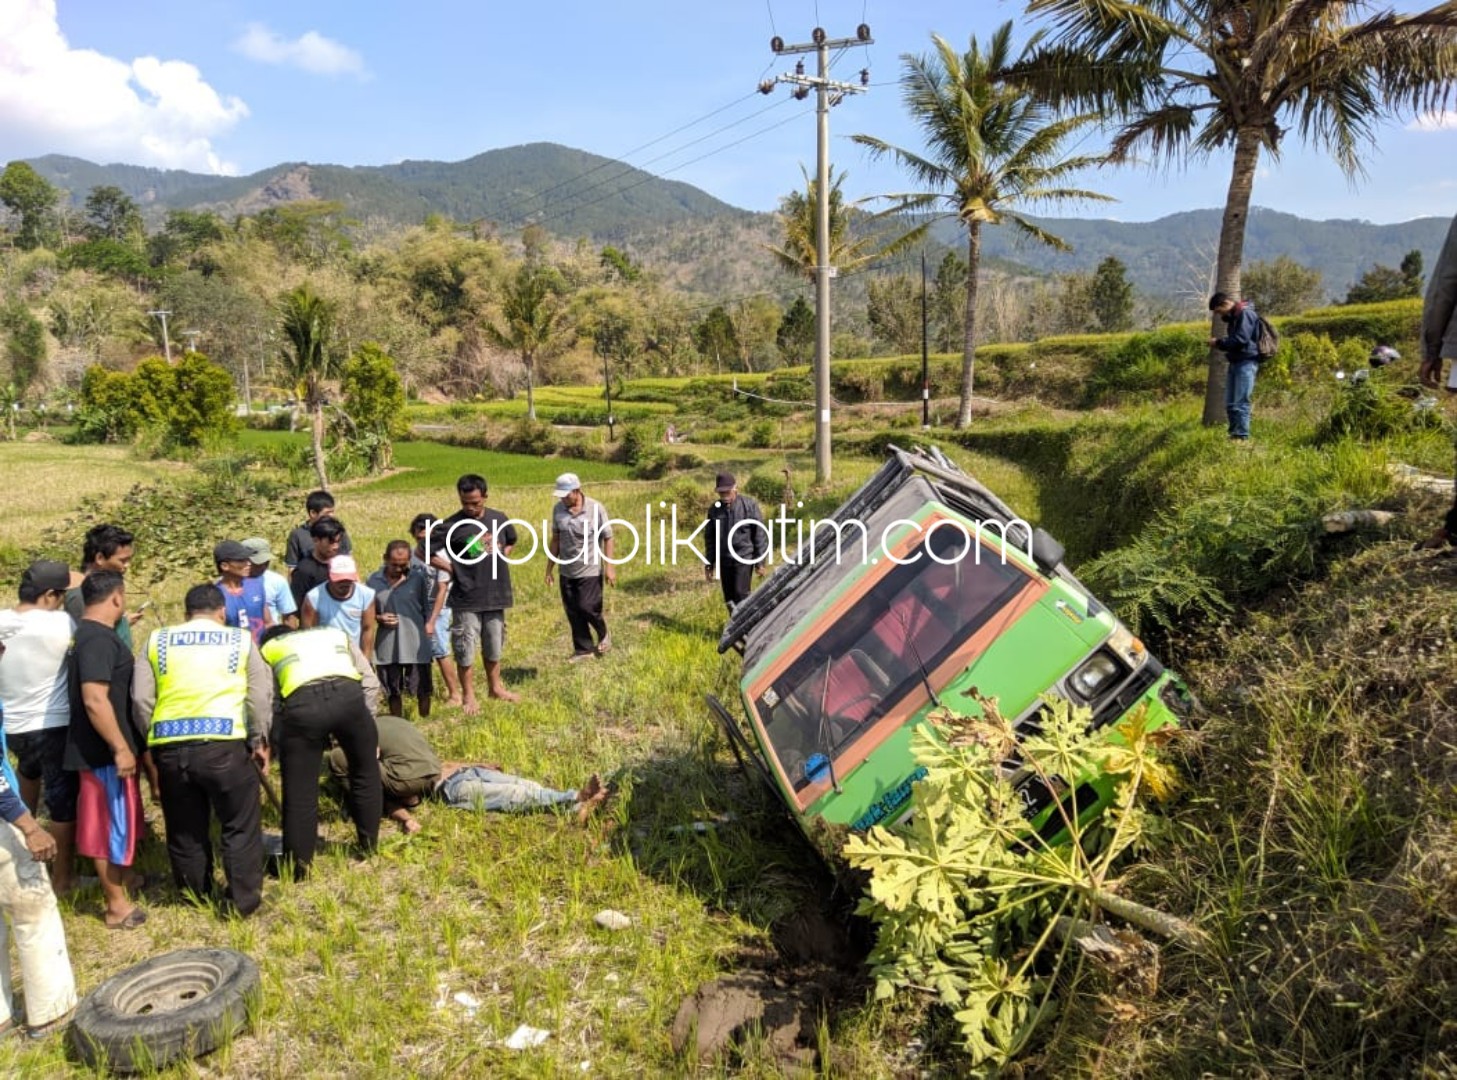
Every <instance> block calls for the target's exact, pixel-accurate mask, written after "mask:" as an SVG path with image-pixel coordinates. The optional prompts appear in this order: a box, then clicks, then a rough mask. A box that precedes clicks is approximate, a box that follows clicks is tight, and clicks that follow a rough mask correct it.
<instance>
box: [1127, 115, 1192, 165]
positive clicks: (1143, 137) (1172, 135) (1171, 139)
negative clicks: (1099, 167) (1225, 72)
mask: <svg viewBox="0 0 1457 1080" xmlns="http://www.w3.org/2000/svg"><path fill="white" fill-rule="evenodd" d="M1198 115H1199V111H1198V109H1196V108H1195V107H1193V106H1190V105H1165V106H1164V107H1163V108H1161V109H1155V110H1153V111H1151V112H1146V113H1144V114H1143V115H1141V116H1137V117H1134V118H1133V119H1132V120H1131V121H1129V122H1128V123H1127V124H1125V125H1124V126H1123V128H1122V129H1121V130H1120V131H1119V132H1118V133H1117V134H1116V135H1114V136H1113V142H1112V145H1111V146H1110V147H1109V150H1108V157H1109V159H1110V160H1112V161H1117V162H1121V161H1126V160H1128V159H1129V158H1130V157H1131V156H1132V154H1133V151H1134V150H1135V149H1136V148H1137V147H1139V146H1142V145H1147V146H1148V149H1149V152H1150V154H1152V156H1153V157H1154V158H1155V159H1157V158H1165V159H1173V158H1175V157H1177V156H1178V155H1179V154H1181V153H1183V152H1184V151H1185V150H1186V149H1188V148H1189V146H1190V143H1191V140H1192V138H1193V134H1194V125H1195V122H1196V121H1197V120H1198Z"/></svg>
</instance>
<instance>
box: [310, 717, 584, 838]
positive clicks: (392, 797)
mask: <svg viewBox="0 0 1457 1080" xmlns="http://www.w3.org/2000/svg"><path fill="white" fill-rule="evenodd" d="M375 722H376V725H377V726H378V728H379V775H380V782H381V784H382V785H383V787H384V816H385V817H387V818H389V819H390V820H391V821H394V822H396V823H398V825H399V826H400V830H401V831H402V832H404V833H406V834H410V833H417V832H419V831H420V822H419V821H418V820H416V818H415V815H414V814H412V813H410V811H411V809H413V808H414V807H417V806H419V805H420V802H421V800H422V799H426V798H435V799H438V800H440V801H441V802H443V803H445V804H446V805H447V806H453V807H456V808H457V809H461V810H479V811H497V812H500V813H521V812H524V811H528V810H539V809H544V808H549V807H560V806H573V805H574V806H575V807H576V814H577V820H578V821H579V822H582V823H585V822H586V821H587V819H588V818H589V817H591V815H592V814H593V813H594V812H595V811H596V810H597V809H598V808H599V807H600V806H601V805H602V803H603V802H604V801H606V798H607V788H606V787H605V786H604V785H603V783H602V778H601V777H600V776H598V775H597V774H596V773H593V774H592V775H591V776H590V777H588V778H587V782H586V783H585V784H583V785H582V786H581V787H580V788H579V789H577V790H576V791H554V790H552V789H551V788H548V787H544V786H542V785H541V784H538V783H537V782H536V781H534V780H527V779H524V778H523V777H520V776H512V775H511V774H510V773H506V772H502V771H501V769H500V768H499V767H497V766H494V765H469V764H463V763H461V762H457V761H444V762H442V761H441V760H440V758H439V757H437V756H436V754H435V751H434V750H433V749H432V748H431V746H430V743H429V742H427V741H426V739H425V736H424V735H422V734H421V733H420V730H419V728H417V727H415V725H414V724H412V723H410V722H409V721H408V720H404V719H402V718H400V717H398V716H379V717H376V718H375ZM327 761H328V763H329V771H330V772H331V773H333V774H334V776H335V778H336V779H338V780H340V781H343V780H344V779H345V777H347V776H348V768H349V766H348V761H347V760H346V759H345V757H344V752H343V751H342V750H339V749H337V748H336V749H334V750H331V751H329V753H328V755H327Z"/></svg>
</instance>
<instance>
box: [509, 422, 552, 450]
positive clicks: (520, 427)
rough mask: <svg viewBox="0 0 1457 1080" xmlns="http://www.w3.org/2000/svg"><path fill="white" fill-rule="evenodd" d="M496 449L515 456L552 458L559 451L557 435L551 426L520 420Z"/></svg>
mask: <svg viewBox="0 0 1457 1080" xmlns="http://www.w3.org/2000/svg"><path fill="white" fill-rule="evenodd" d="M496 448H497V449H499V450H506V451H509V452H511V453H513V454H530V455H531V456H533V457H550V456H551V455H552V454H554V453H556V450H557V442H556V434H555V433H554V432H553V431H552V430H551V425H550V424H543V423H541V422H540V421H539V420H518V421H517V422H516V423H515V424H513V425H512V426H511V428H510V430H509V431H508V432H507V434H506V435H505V436H504V437H503V438H502V439H501V440H500V441H499V442H498V443H497V444H496Z"/></svg>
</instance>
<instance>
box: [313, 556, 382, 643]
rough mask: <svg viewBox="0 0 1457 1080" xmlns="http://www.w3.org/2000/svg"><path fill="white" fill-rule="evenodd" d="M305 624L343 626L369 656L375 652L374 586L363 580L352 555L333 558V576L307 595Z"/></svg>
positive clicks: (331, 563)
mask: <svg viewBox="0 0 1457 1080" xmlns="http://www.w3.org/2000/svg"><path fill="white" fill-rule="evenodd" d="M302 622H303V627H304V629H305V630H307V629H309V628H310V627H313V626H332V627H335V628H336V629H339V630H343V631H344V633H346V634H348V635H349V640H350V641H352V642H354V644H356V645H358V646H359V648H360V651H361V652H363V653H364V655H365V656H373V655H374V634H375V629H376V619H375V614H374V590H373V589H371V588H370V587H369V586H368V585H361V584H360V583H359V567H358V565H357V564H356V563H355V562H354V556H352V555H335V556H334V557H333V558H332V559H330V560H329V580H328V581H326V582H325V583H324V584H322V585H315V586H314V587H313V588H312V589H310V590H309V592H308V595H307V596H305V597H304V608H303V619H302Z"/></svg>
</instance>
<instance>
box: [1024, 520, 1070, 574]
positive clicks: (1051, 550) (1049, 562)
mask: <svg viewBox="0 0 1457 1080" xmlns="http://www.w3.org/2000/svg"><path fill="white" fill-rule="evenodd" d="M1066 554H1067V548H1065V547H1063V546H1062V545H1061V544H1060V543H1058V542H1057V541H1056V540H1054V539H1053V538H1052V535H1051V534H1050V533H1048V532H1047V531H1046V530H1045V529H1033V530H1032V561H1033V562H1035V563H1036V564H1037V567H1038V569H1040V570H1041V571H1042V572H1043V573H1045V574H1050V573H1052V572H1053V571H1054V570H1056V569H1057V568H1058V566H1060V565H1061V564H1062V560H1063V556H1065V555H1066Z"/></svg>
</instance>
